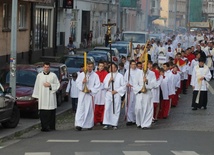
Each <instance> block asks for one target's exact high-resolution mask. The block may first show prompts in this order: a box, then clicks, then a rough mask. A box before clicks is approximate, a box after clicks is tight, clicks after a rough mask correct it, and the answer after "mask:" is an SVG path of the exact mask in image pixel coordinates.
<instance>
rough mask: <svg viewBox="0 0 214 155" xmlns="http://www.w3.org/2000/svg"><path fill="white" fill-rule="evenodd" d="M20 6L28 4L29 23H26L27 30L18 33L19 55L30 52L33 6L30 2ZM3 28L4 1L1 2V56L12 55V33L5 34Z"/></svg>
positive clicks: (27, 16)
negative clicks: (31, 12)
mask: <svg viewBox="0 0 214 155" xmlns="http://www.w3.org/2000/svg"><path fill="white" fill-rule="evenodd" d="M7 2H8V0H7ZM20 4H26V9H27V10H26V20H27V21H26V30H18V31H17V53H20V52H27V51H29V40H30V11H31V5H30V3H28V2H21V3H20ZM17 14H18V13H17ZM2 26H3V0H0V56H3V55H7V54H10V42H11V41H10V38H11V32H3V31H2Z"/></svg>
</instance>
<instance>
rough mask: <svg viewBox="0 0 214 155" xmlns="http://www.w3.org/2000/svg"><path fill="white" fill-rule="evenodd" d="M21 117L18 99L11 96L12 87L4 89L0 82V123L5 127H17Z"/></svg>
mask: <svg viewBox="0 0 214 155" xmlns="http://www.w3.org/2000/svg"><path fill="white" fill-rule="evenodd" d="M19 119H20V112H19V108H18V106H17V104H16V100H15V98H14V97H12V96H11V89H10V88H9V87H8V88H7V89H4V87H3V86H2V84H1V83H0V123H1V125H2V126H3V127H5V128H15V127H16V126H17V125H18V123H19Z"/></svg>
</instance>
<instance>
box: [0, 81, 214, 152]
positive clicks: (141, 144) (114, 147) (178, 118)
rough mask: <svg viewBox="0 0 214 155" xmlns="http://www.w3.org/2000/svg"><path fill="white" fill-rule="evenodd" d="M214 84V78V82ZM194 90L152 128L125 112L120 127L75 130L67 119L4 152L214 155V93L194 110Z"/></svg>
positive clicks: (1, 147) (10, 145)
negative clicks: (134, 122)
mask: <svg viewBox="0 0 214 155" xmlns="http://www.w3.org/2000/svg"><path fill="white" fill-rule="evenodd" d="M211 85H212V86H214V81H211ZM191 99H192V90H191V88H189V89H188V94H187V95H181V98H180V101H179V104H178V106H177V107H176V108H172V109H171V111H170V116H169V118H168V119H163V120H159V121H158V122H157V123H156V124H155V125H153V126H152V128H151V129H149V130H142V129H137V128H136V127H135V126H131V127H126V126H125V122H124V121H123V120H124V117H123V113H122V115H121V119H120V123H119V124H120V125H119V129H118V130H108V131H104V130H102V127H101V126H96V127H94V129H93V130H90V131H89V130H84V131H81V132H78V131H75V130H74V127H73V121H64V122H63V123H62V124H61V125H60V126H58V129H57V131H54V132H49V133H41V132H40V131H39V129H34V130H32V131H31V132H29V133H27V134H25V135H23V136H21V137H19V138H16V139H13V140H11V141H6V142H4V143H1V144H0V155H14V154H15V155H214V147H213V144H214V120H213V118H214V117H213V116H214V106H213V105H214V102H213V100H214V95H211V94H209V101H208V106H207V108H208V109H207V110H197V111H192V110H191Z"/></svg>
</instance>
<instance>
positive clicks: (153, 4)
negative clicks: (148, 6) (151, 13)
mask: <svg viewBox="0 0 214 155" xmlns="http://www.w3.org/2000/svg"><path fill="white" fill-rule="evenodd" d="M152 7H153V8H155V7H156V5H155V0H153V1H152Z"/></svg>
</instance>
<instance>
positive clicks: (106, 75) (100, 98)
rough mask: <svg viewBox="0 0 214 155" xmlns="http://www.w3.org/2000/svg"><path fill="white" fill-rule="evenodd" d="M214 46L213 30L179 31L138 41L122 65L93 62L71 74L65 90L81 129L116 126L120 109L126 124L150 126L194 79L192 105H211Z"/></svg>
mask: <svg viewBox="0 0 214 155" xmlns="http://www.w3.org/2000/svg"><path fill="white" fill-rule="evenodd" d="M186 38H188V41H186V42H185V41H184V40H185V39H186ZM165 39H166V37H165ZM213 47H214V37H212V36H211V35H209V36H207V35H205V34H198V35H195V36H193V35H189V36H187V37H185V36H180V35H177V36H172V37H170V38H167V40H164V39H163V40H159V41H157V40H155V39H151V40H150V41H148V42H147V43H146V45H144V46H140V45H138V46H137V47H136V48H135V49H132V50H130V51H132V52H133V53H134V54H131V53H130V55H128V56H127V57H124V56H123V57H122V59H121V62H120V63H119V65H117V64H115V63H108V62H99V63H98V67H97V70H96V71H93V68H94V66H93V65H94V64H93V63H92V62H88V63H87V66H86V68H85V69H87V72H83V70H81V71H80V72H78V73H74V74H72V76H73V77H72V78H71V80H70V81H69V84H68V87H67V90H66V92H67V93H68V94H70V96H71V98H72V109H73V112H74V113H75V128H76V130H78V131H81V130H82V129H88V130H91V129H92V128H93V126H95V125H98V124H100V125H103V129H104V130H107V129H110V128H112V129H114V130H116V129H118V123H119V117H120V113H121V109H125V120H126V125H127V126H130V125H135V126H136V127H137V128H142V129H148V128H150V127H151V126H152V123H156V122H157V121H158V119H167V117H169V113H170V108H172V107H176V106H177V105H178V103H179V98H180V94H181V93H182V94H187V88H188V87H189V86H190V85H191V86H192V89H193V90H190V91H193V95H192V110H194V111H195V110H198V109H207V102H208V100H207V98H208V96H207V94H208V93H207V91H208V90H210V91H211V92H212V93H214V92H213V89H212V87H211V86H210V85H209V83H208V81H210V80H211V79H212V78H213V61H214V57H213V56H214V48H213ZM132 55H133V56H132ZM147 59H148V60H147ZM82 69H83V68H82ZM50 86H52V85H51V84H47V87H48V88H49V87H50ZM85 87H87V90H88V91H87V92H85V91H83V89H84V88H85ZM122 107H125V108H122Z"/></svg>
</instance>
